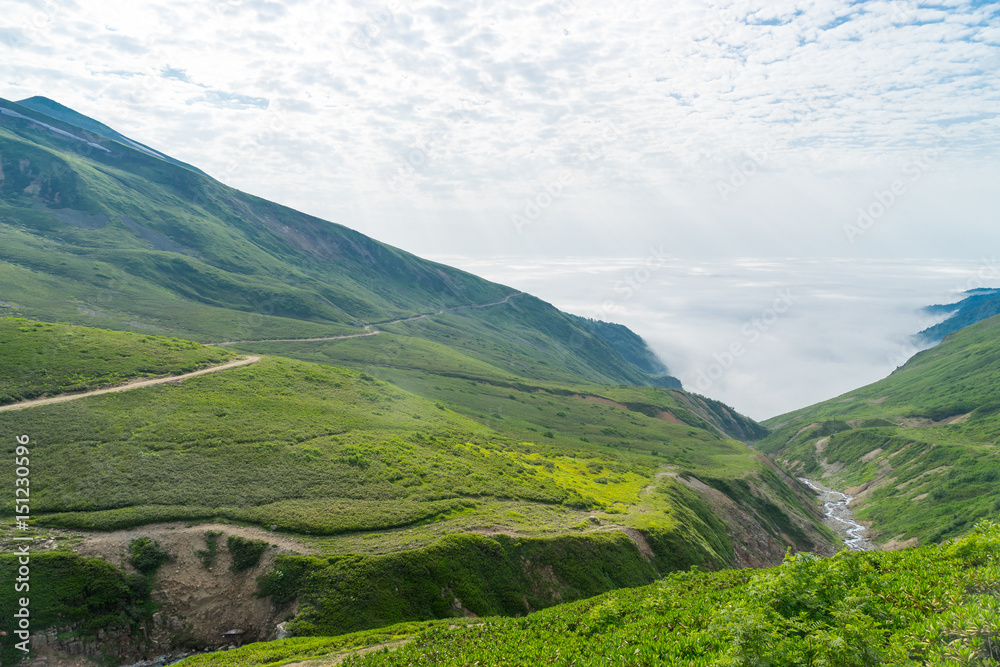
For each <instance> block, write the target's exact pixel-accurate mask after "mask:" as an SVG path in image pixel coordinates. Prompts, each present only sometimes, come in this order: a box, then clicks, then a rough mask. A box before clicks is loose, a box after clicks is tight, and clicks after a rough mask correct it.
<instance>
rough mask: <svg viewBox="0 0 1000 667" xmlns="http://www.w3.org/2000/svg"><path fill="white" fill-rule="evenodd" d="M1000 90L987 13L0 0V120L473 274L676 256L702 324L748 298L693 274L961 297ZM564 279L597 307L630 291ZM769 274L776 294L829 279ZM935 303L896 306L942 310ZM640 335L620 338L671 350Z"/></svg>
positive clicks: (774, 3)
mask: <svg viewBox="0 0 1000 667" xmlns="http://www.w3.org/2000/svg"><path fill="white" fill-rule="evenodd" d="M998 70H1000V5H998V4H997V3H995V2H980V1H960V0H938V1H937V2H934V3H933V4H930V3H923V2H912V1H908V0H894V1H890V2H864V1H862V2H859V1H853V2H849V1H843V0H767V1H766V2H765V1H764V0H753V1H747V0H737V1H734V2H700V1H697V0H674V1H672V2H669V3H667V2H644V1H641V0H639V1H633V2H621V3H609V2H607V1H606V0H554V1H545V2H535V1H530V0H524V1H522V2H514V3H486V2H476V1H472V0H469V1H464V0H443V2H442V3H437V2H425V1H423V0H413V1H412V2H403V1H402V0H388V2H386V3H382V4H380V3H377V2H349V1H346V0H339V1H338V0H334V1H331V0H285V1H283V2H266V1H262V0H218V1H216V2H210V3H206V2H185V1H182V0H171V2H169V3H168V2H165V1H164V2H153V1H142V0H127V1H125V0H122V1H115V0H102V1H101V2H97V1H96V0H94V1H91V2H84V1H73V0H37V1H35V2H25V1H17V2H12V1H11V0H0V96H2V97H5V98H7V99H13V100H17V99H21V98H24V97H28V96H32V95H44V96H47V97H51V98H53V99H56V100H57V101H59V102H61V103H63V104H66V105H67V106H70V107H72V108H74V109H76V110H78V111H80V112H82V113H84V114H87V115H89V116H91V117H94V118H96V119H98V120H101V121H103V122H105V123H107V124H108V125H111V126H112V127H114V128H115V129H117V130H119V131H121V132H122V133H124V134H126V135H128V136H130V137H132V138H134V139H137V140H139V141H142V142H144V143H146V144H148V145H151V146H152V147H154V148H157V149H159V150H162V151H164V152H167V153H169V154H171V155H173V156H175V157H178V158H180V159H182V160H185V161H188V162H190V163H192V164H195V165H196V166H198V167H200V168H202V169H203V170H205V171H206V172H208V173H209V174H211V175H213V176H215V177H216V178H218V179H220V180H222V181H224V182H226V183H229V184H230V185H233V186H235V187H238V188H240V189H243V190H245V191H248V192H252V193H254V194H258V195H261V196H264V197H267V198H269V199H272V200H275V201H279V202H281V203H284V204H287V205H290V206H293V207H295V208H297V209H300V210H303V211H306V212H309V213H313V214H315V215H318V216H320V217H323V218H326V219H329V220H333V221H336V222H340V223H343V224H346V225H348V226H350V227H353V228H355V229H358V230H360V231H362V232H365V233H367V234H370V235H372V236H374V237H376V238H378V239H380V240H383V241H386V242H388V243H391V244H393V245H396V246H399V247H402V248H405V249H407V250H411V251H413V252H416V253H417V254H421V255H424V256H448V257H452V258H454V263H456V264H459V265H463V263H464V265H466V266H469V267H470V268H473V266H474V265H475V264H476V262H481V261H487V260H491V259H496V258H506V257H521V258H525V257H528V258H534V261H536V262H537V261H542V262H543V265H544V262H545V261H548V262H554V261H555V260H560V259H562V258H568V257H572V258H576V259H574V260H573V261H571V262H570V263H569V264H568V265H569V266H581V264H579V263H574V262H577V259H579V258H601V261H602V262H604V263H603V264H600V265H601V266H604V267H606V268H607V270H608V271H611V272H614V271H618V270H619V269H621V268H622V266H623V265H620V264H619V263H615V262H616V261H618V262H624V265H627V266H633V267H634V266H635V262H636V261H639V262H641V261H644V260H643V258H645V257H646V256H647V255H648V253H649V249H650V248H656V249H662V250H660V252H663V253H666V254H668V255H669V256H670V257H671V258H673V259H672V261H673V262H675V263H676V266H679V267H687V268H684V269H683V270H681V269H678V271H680V272H679V273H677V274H676V275H674V278H673V280H674V282H673V283H672V284H671V290H673V291H677V290H680V291H685V290H687V291H688V292H689V293H690V294H692V295H696V296H697V299H695V298H694V297H692V299H691V300H692V302H694V301H695V300H697V301H698V302H699V303H705V299H710V298H711V295H712V294H716V293H717V292H715V291H713V290H712V289H707V288H706V287H705V286H706V285H709V284H714V285H715V287H714V288H713V289H714V290H718V289H723V288H726V289H729V288H733V286H734V285H735V284H736V283H732V284H728V283H725V282H724V281H723V282H715V283H711V282H708V283H706V282H700V283H698V285H697V286H695V282H697V281H696V274H694V273H691V271H690V270H689V269H690V267H692V266H696V265H697V264H696V262H698V261H701V262H703V263H705V264H704V266H709V267H711V266H717V265H716V264H713V262H723V263H725V262H727V261H729V262H730V265H732V266H737V265H736V264H732V260H734V259H737V258H743V259H744V260H745V258H755V261H757V260H759V259H761V258H763V259H770V260H777V259H779V258H813V259H817V258H828V259H829V258H837V259H838V260H840V263H828V264H826V266H827V267H828V268H830V267H832V268H831V270H834V271H840V272H841V273H842V274H843V276H842V277H843V278H844V279H843V280H841V284H849V283H850V284H853V282H857V281H854V277H856V276H854V275H853V274H852V271H854V269H853V268H851V267H855V266H858V265H857V264H852V263H851V261H854V262H857V261H861V260H865V261H867V260H871V259H880V260H892V261H896V260H903V259H906V260H912V259H917V260H928V259H938V260H941V259H949V260H952V261H953V262H957V263H958V264H961V265H962V266H966V269H968V270H970V271H973V272H974V271H975V266H976V265H977V263H981V262H982V261H985V260H984V259H982V258H983V257H984V255H988V254H989V251H990V250H991V249H994V248H996V246H997V240H998V234H1000V232H998V230H1000V226H998V225H996V224H995V213H994V212H995V211H997V210H998V203H1000V202H998V195H997V192H1000V188H997V187H996V183H997V181H998V177H1000V168H998V167H1000V164H998V162H1000V151H998V148H1000V121H998V116H997V114H998V111H1000V77H998V76H997V74H996V72H997V71H998ZM612 258H617V259H612ZM629 258H630V259H629ZM741 261H742V260H741ZM962 263H966V264H962ZM504 265H505V266H511V265H513V262H511V261H506V263H505V264H504ZM533 266H534V265H533ZM553 266H555V265H554V264H551V265H549V267H550V268H549V269H545V270H542V271H541V274H542V275H543V276H544V275H548V276H550V278H549V279H548V280H549V283H550V284H554V283H555V282H559V283H560V284H565V283H566V282H567V281H578V282H579V285H590V287H587V288H586V289H587V290H588V293H589V294H590V295H591V298H590V303H591V304H594V303H597V304H600V298H597V297H596V295H598V294H599V293H601V292H602V290H607V289H608V288H609V286H610V285H614V284H615V282H616V281H617V280H619V279H620V276H618V277H616V276H614V275H610V274H607V275H605V274H602V273H600V272H599V271H598V272H596V273H594V272H592V273H589V274H588V273H582V274H579V275H575V276H569V275H567V274H566V272H565V270H564V269H565V267H563V268H560V269H558V270H557V269H554V268H552V267H553ZM740 266H742V265H740ZM782 266H785V267H786V269H787V270H788V271H789V273H787V275H782V276H778V277H777V278H775V277H774V276H771V277H770V278H769V280H771V282H784V283H789V284H790V283H794V282H795V281H796V280H803V281H805V283H808V284H819V283H822V282H823V280H821V279H819V278H817V277H816V276H815V275H814V274H811V273H810V274H808V277H807V276H806V274H803V273H802V272H801V271H799V270H798V269H796V268H795V266H797V265H793V264H787V263H786V264H783V265H782ZM889 266H900V265H894V264H891V263H890V264H889ZM905 266H906V267H914V266H915V267H917V268H919V267H920V266H921V264H920V262H917V263H915V264H906V265H905ZM969 267H971V268H969ZM625 270H626V272H627V271H628V270H634V269H625ZM908 271H910V269H909V268H907V269H906V270H900V271H898V272H897V273H896V274H894V275H896V276H897V278H896V279H897V280H898V281H901V283H900V284H902V283H903V282H906V281H909V280H910V279H911V277H912V275H913V272H912V271H910V272H909V273H908ZM710 273H711V271H710ZM807 273H808V272H807ZM918 273H919V271H918ZM501 274H502V276H505V277H506V279H505V282H507V283H508V284H513V285H516V286H518V287H524V286H526V285H528V284H529V283H530V284H531V285H535V286H537V287H538V291H542V292H544V291H545V284H543V283H538V282H537V281H535V282H531V281H532V280H534V278H530V276H528V275H526V274H525V275H523V276H521V277H519V275H518V274H517V272H511V271H507V272H503V271H500V270H499V269H498V270H497V271H496V272H495V275H497V277H502V276H501ZM684 276H687V277H686V278H685V277H684ZM796 276H798V278H796ZM587 281H591V282H587ZM817 281H819V283H817ZM543 282H544V281H543ZM652 284H653V283H651V285H652ZM863 284H864V285H865V289H867V290H868V291H869V293H874V292H877V293H878V294H894V293H895V292H893V290H892V289H888V288H885V289H883V288H882V287H880V286H879V284H878V283H872V282H864V283H863ZM912 284H913V285H916V284H917V283H912ZM919 284H920V285H927V284H926V283H919ZM727 285H728V287H727ZM556 287H558V285H557V286H556ZM801 287H802V290H803V291H808V289H807V287H806V285H805V284H803V285H801ZM883 287H884V283H883ZM703 288H704V289H706V290H707V291H704V290H703ZM664 289H666V288H664ZM858 289H861V288H860V287H859V288H858ZM921 289H922V288H921ZM560 290H562V291H560ZM928 290H929V291H927V292H921V294H920V295H919V296H917V295H911V296H912V299H911V301H908V302H907V303H911V302H912V303H917V302H920V303H922V302H923V301H935V300H941V299H940V298H939V297H940V295H942V293H943V292H947V291H948V288H947V286H946V285H941V286H938V287H934V288H930V287H928ZM571 291H572V290H566V289H565V288H558V289H556V288H553V289H552V290H551V293H552V294H553V295H554V296H553V297H552V299H553V301H554V302H556V304H557V305H560V306H561V307H565V308H568V307H569V306H570V305H571V304H570V303H563V302H560V301H559V300H560V299H563V298H565V299H567V300H569V292H571ZM848 291H850V290H848ZM654 292H655V290H652V289H647V290H646V291H645V293H646V294H653V293H654ZM737 292H738V290H737ZM739 293H742V292H739ZM560 295H565V296H560ZM732 297H733V294H732V293H730V294H726V295H721V296H719V299H720V301H719V305H718V308H719V309H722V308H724V306H725V304H727V303H730V304H731V302H732ZM880 298H881V297H880ZM844 299H846V297H844ZM844 299H842V300H841V301H844ZM573 303H579V299H576V300H575V301H573ZM636 303H638V302H636ZM657 303H659V302H657ZM755 304H756V302H754V303H752V304H749V305H748V304H746V303H742V302H741V304H740V306H739V308H735V306H734V308H735V309H730V311H728V312H729V313H730V315H729V320H727V321H728V322H729V325H732V326H735V327H736V330H737V331H738V330H739V327H740V326H741V323H742V322H743V321H744V320H743V319H741V318H742V316H743V314H744V311H746V309H747V308H750V309H751V310H753V308H755V307H756V305H755ZM799 312H800V313H801V312H804V311H799ZM652 316H653V315H652V314H648V315H647V317H646V319H645V320H644V322H646V325H645V326H643V322H640V323H639V324H638V325H637V324H636V323H635V322H629V324H631V325H633V328H636V329H637V330H638V331H640V333H642V334H643V335H645V336H646V337H647V338H650V339H656V340H660V341H666V338H665V337H664V330H663V329H662V328H655V327H652V326H651V325H649V324H648V322H649V321H650V318H651V317H652ZM679 316H681V317H688V316H686V315H683V314H680V315H679ZM621 317H627V315H626V314H625V313H624V312H622V313H619V319H621ZM690 319H691V320H692V321H694V320H697V317H695V316H693V315H691V316H690ZM904 319H905V318H904ZM900 322H901V323H900V324H899V325H898V327H897V328H898V329H900V330H903V329H905V327H910V326H912V325H913V324H914V322H910V321H909V320H906V321H905V322H903V321H902V320H901V321H900ZM729 325H727V326H729ZM713 344H714V343H713ZM892 344H895V343H892ZM660 345H661V347H660V348H659V349H661V350H667V351H669V350H672V349H675V348H676V347H677V346H673V347H671V344H670V343H669V341H666V342H661V343H660ZM711 349H714V348H705V350H703V351H702V356H703V357H704V356H705V355H706V354H707V355H708V358H711V354H709V352H710V350H711ZM880 354H881V352H880ZM669 361H671V360H670V359H668V362H669ZM698 363H701V362H698ZM673 365H675V366H676V365H677V364H676V362H673ZM713 391H718V388H716V389H713ZM706 393H709V394H710V395H711V392H706ZM768 409H770V408H766V407H763V406H761V407H759V408H757V407H755V408H754V409H753V411H754V412H755V413H756V414H758V415H759V414H760V413H761V412H763V411H766V410H768ZM765 416H766V415H765Z"/></svg>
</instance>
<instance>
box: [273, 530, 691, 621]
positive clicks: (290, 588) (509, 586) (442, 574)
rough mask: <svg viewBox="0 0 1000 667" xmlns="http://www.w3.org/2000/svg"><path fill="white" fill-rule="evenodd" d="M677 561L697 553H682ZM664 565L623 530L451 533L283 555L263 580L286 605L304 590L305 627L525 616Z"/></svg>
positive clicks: (634, 581) (628, 582)
mask: <svg viewBox="0 0 1000 667" xmlns="http://www.w3.org/2000/svg"><path fill="white" fill-rule="evenodd" d="M661 556H662V559H663V560H664V561H669V559H670V558H674V559H676V560H675V561H674V562H673V566H674V567H681V568H683V567H687V566H688V565H690V564H691V563H690V562H686V561H683V560H682V556H680V555H677V554H669V553H663V554H662V555H661ZM655 577H656V572H655V570H654V569H653V568H652V566H651V565H650V564H649V563H648V562H647V561H646V560H645V559H644V558H643V557H642V555H641V554H640V553H639V551H638V549H637V547H636V546H635V544H634V543H633V542H632V541H631V540H629V539H628V538H627V537H626V536H625V535H623V534H621V533H594V534H591V535H587V536H568V537H561V538H554V539H512V538H508V537H506V536H503V535H500V536H497V537H496V538H487V537H483V536H480V535H452V536H448V537H445V538H444V539H442V540H440V541H439V542H437V543H435V544H433V545H431V546H429V547H424V548H422V549H416V550H411V551H403V552H399V553H392V554H386V555H382V556H361V555H336V556H331V557H328V558H317V557H307V556H278V557H277V559H276V560H275V564H274V568H273V569H272V570H271V571H270V572H268V573H266V574H265V575H263V576H262V577H261V578H260V579H259V583H260V594H261V595H270V596H272V598H273V600H274V602H275V603H276V604H278V605H284V604H287V603H288V602H290V601H291V600H292V599H293V598H294V596H295V595H300V596H301V597H300V605H301V613H300V614H299V615H298V616H297V617H296V618H295V620H294V621H293V623H292V627H293V628H294V632H295V633H296V634H298V635H315V634H337V633H342V632H350V631H354V630H361V629H366V628H373V627H380V626H384V625H389V624H392V623H398V622H401V621H410V620H426V619H433V618H447V617H452V616H456V615H459V614H460V612H461V610H462V609H468V610H469V611H472V612H474V613H475V614H477V615H480V616H483V615H495V614H506V615H521V614H524V613H527V612H528V611H530V610H532V609H538V608H540V607H546V606H551V605H552V604H555V603H556V602H559V601H564V600H573V599H579V598H584V597H589V596H592V595H596V594H598V593H602V592H604V591H607V590H611V589H613V588H620V587H623V586H636V585H640V584H644V583H648V582H650V581H652V580H653V579H654V578H655Z"/></svg>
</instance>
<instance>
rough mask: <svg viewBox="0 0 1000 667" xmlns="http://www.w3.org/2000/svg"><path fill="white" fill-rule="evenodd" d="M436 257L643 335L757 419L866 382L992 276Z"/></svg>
mask: <svg viewBox="0 0 1000 667" xmlns="http://www.w3.org/2000/svg"><path fill="white" fill-rule="evenodd" d="M435 259H436V260H437V261H441V262H445V263H448V264H451V265H453V266H459V267H461V268H464V269H466V270H468V271H472V272H474V273H476V274H479V275H482V276H484V277H487V278H490V279H491V280H495V281H497V282H500V283H503V284H507V285H511V286H513V287H516V288H518V289H522V290H525V291H528V292H531V293H532V294H536V295H538V296H539V297H541V298H542V299H545V300H547V301H549V302H551V303H552V304H554V305H555V306H557V307H559V308H562V309H563V310H566V311H568V312H571V313H575V314H577V315H583V316H586V317H593V318H596V319H602V320H611V321H615V322H620V323H622V324H625V325H626V326H628V327H629V328H631V329H632V330H633V331H635V332H636V333H638V334H640V335H641V336H643V338H645V339H646V341H647V342H648V343H649V344H650V347H652V348H653V349H654V350H655V351H656V352H657V353H658V354H659V355H660V357H661V358H662V359H663V360H664V361H665V362H666V363H667V365H668V366H669V367H670V371H671V372H672V373H673V374H674V375H675V376H677V377H678V378H679V379H680V380H681V381H682V382H683V383H684V387H685V388H686V389H688V390H691V391H695V392H698V393H701V394H704V395H706V396H710V397H712V398H716V399H719V400H721V401H723V402H725V403H727V404H729V405H732V406H733V407H735V408H736V409H737V410H739V411H740V412H743V413H744V414H746V415H748V416H750V417H753V418H755V419H766V418H768V417H774V416H776V415H779V414H783V413H785V412H788V411H791V410H794V409H797V408H801V407H805V406H807V405H811V404H813V403H817V402H819V401H823V400H826V399H828V398H833V397H835V396H838V395H840V394H843V393H845V392H849V391H851V390H853V389H857V388H858V387H861V386H863V385H866V384H869V383H871V382H875V381H876V380H879V379H881V378H883V377H885V376H887V375H888V374H889V373H891V372H892V371H893V370H894V369H895V368H896V367H897V366H901V365H902V364H903V363H904V362H905V361H906V360H907V359H908V358H909V357H911V356H912V355H913V354H915V353H916V352H917V351H918V348H917V347H916V346H915V343H914V342H913V340H912V335H913V334H915V333H917V332H918V331H921V330H922V329H924V328H926V327H928V326H930V325H932V324H935V323H937V322H938V321H940V319H941V318H937V319H935V318H932V317H930V316H928V315H926V314H925V313H923V312H921V311H922V308H923V307H924V306H928V305H931V304H935V303H952V302H955V301H958V300H959V299H960V298H961V293H962V292H964V291H967V290H970V289H975V288H979V287H1000V259H998V257H997V256H996V255H992V256H990V257H982V258H980V259H978V260H974V261H963V262H959V261H953V260H952V261H929V260H894V261H885V260H815V259H814V260H781V259H776V260H774V259H764V260H760V259H735V260H734V259H729V260H725V261H719V260H704V261H694V262H693V261H690V260H679V259H677V258H676V257H670V256H668V255H667V254H665V253H663V252H662V250H661V249H660V248H657V247H654V248H650V249H649V251H648V252H647V253H646V254H645V255H644V256H642V257H634V258H617V259H615V258H599V259H595V258H567V259H563V260H557V261H552V260H544V259H543V260H539V259H537V258H531V257H519V258H511V257H507V258H495V259H477V258H472V257H456V256H443V257H436V258H435Z"/></svg>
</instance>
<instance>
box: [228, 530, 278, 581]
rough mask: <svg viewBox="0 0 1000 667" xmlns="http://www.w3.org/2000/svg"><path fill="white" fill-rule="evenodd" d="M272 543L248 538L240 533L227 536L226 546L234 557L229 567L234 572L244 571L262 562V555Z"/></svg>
mask: <svg viewBox="0 0 1000 667" xmlns="http://www.w3.org/2000/svg"><path fill="white" fill-rule="evenodd" d="M270 546H271V545H270V544H268V543H267V542H263V541H261V540H248V539H245V538H242V537H240V536H238V535H230V536H229V537H228V538H226V548H227V549H229V553H230V555H231V556H232V557H233V564H232V565H230V566H229V569H230V570H232V571H233V572H243V571H244V570H249V569H250V568H252V567H257V565H259V564H260V557H261V556H263V555H264V552H265V551H267V550H268V548H269V547H270Z"/></svg>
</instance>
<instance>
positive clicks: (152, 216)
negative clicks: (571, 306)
mask: <svg viewBox="0 0 1000 667" xmlns="http://www.w3.org/2000/svg"><path fill="white" fill-rule="evenodd" d="M43 100H44V98H43ZM28 102H30V106H31V108H28V107H26V106H21V105H18V104H15V103H12V102H6V101H2V100H0V107H3V108H6V109H8V110H10V111H11V112H12V113H14V114H17V115H9V114H5V115H0V294H2V295H3V300H2V302H0V309H2V313H0V314H6V315H19V316H27V317H34V318H38V319H43V320H60V321H69V322H74V323H78V324H88V325H94V326H100V327H103V328H113V329H125V330H133V331H135V330H140V331H148V332H153V333H161V334H168V335H179V336H183V337H186V338H193V339H196V340H202V341H206V342H208V341H232V340H264V339H272V338H304V337H315V336H323V335H326V336H331V335H338V334H339V335H347V334H351V333H357V332H359V331H365V330H366V329H365V328H364V327H366V326H367V327H377V326H379V325H381V324H382V323H386V322H391V321H398V320H402V319H406V318H418V317H421V316H423V317H424V318H425V319H420V320H413V321H412V322H411V324H410V325H409V326H408V327H407V331H406V335H411V336H419V337H426V338H429V339H431V340H439V339H441V338H445V339H446V340H447V342H448V344H449V345H463V346H464V349H465V350H466V352H467V353H468V354H469V355H470V356H473V357H477V358H481V357H485V360H486V361H492V360H495V359H496V358H497V355H498V354H499V355H500V356H501V358H502V359H503V360H504V361H505V363H512V364H515V365H516V367H517V370H518V372H519V374H521V375H524V376H527V377H535V376H536V369H537V373H538V376H539V377H555V376H560V377H562V378H563V379H568V378H577V377H582V378H584V379H587V380H592V381H597V382H611V383H624V384H650V383H662V382H663V381H664V379H663V378H660V377H658V374H656V373H649V372H647V371H646V370H644V369H643V368H640V367H639V366H637V365H636V364H634V363H632V362H631V361H629V360H628V359H626V358H625V357H624V356H623V355H622V354H621V353H620V352H619V351H618V350H617V349H616V348H615V345H614V344H613V342H611V341H609V340H607V339H605V338H604V337H603V336H601V335H600V334H599V333H595V332H593V331H591V330H590V329H588V328H587V327H584V326H582V325H581V324H580V323H579V322H578V321H577V320H576V319H575V318H573V317H571V316H569V315H566V314H564V313H561V312H560V311H558V310H557V309H555V308H553V307H552V306H550V305H548V304H546V303H544V302H541V301H538V300H537V299H534V298H532V297H529V296H523V297H522V296H514V297H512V295H514V294H516V291H515V290H512V289H510V288H508V287H504V286H502V285H497V284H495V283H490V282H488V281H485V280H482V279H480V278H477V277H476V276H473V275H471V274H468V273H465V272H463V271H459V270H457V269H453V268H451V267H447V266H444V265H440V264H436V263H434V262H428V261H426V260H422V259H419V258H417V257H415V256H413V255H411V254H409V253H406V252H403V251H401V250H399V249H396V248H393V247H391V246H388V245H385V244H382V243H379V242H377V241H374V240H373V239H370V238H368V237H366V236H364V235H362V234H359V233H357V232H354V231H352V230H350V229H348V228H346V227H343V226H340V225H336V224H333V223H329V222H325V221H323V220H320V219H318V218H314V217H311V216H307V215H304V214H302V213H299V212H297V211H294V210H292V209H289V208H286V207H283V206H279V205H277V204H274V203H271V202H268V201H265V200H262V199H259V198H257V197H253V196H251V195H247V194H244V193H241V192H239V191H236V190H233V189H232V188H228V187H226V186H224V185H222V184H221V183H219V182H218V181H215V180H213V179H211V178H209V177H207V176H205V175H203V174H201V173H198V172H196V171H192V170H191V169H190V168H188V167H187V166H182V165H178V164H174V163H171V162H169V161H166V160H165V159H162V157H163V156H161V155H160V154H156V155H153V154H150V153H149V152H147V151H145V150H140V149H139V148H135V147H133V146H131V145H129V144H128V142H126V143H120V142H121V141H124V139H123V138H122V137H121V136H120V135H118V134H117V133H115V132H113V131H111V130H110V128H106V127H105V126H104V125H102V124H100V123H97V122H96V121H93V120H92V119H88V118H86V117H84V116H80V115H79V114H76V112H73V111H71V110H68V109H66V108H65V107H61V106H59V105H57V104H55V103H52V102H51V101H39V99H38V98H32V100H28ZM36 109H41V110H44V111H45V112H46V113H52V114H55V117H53V116H48V115H42V114H41V113H39V112H38V111H36ZM20 116H23V117H20ZM26 118H32V119H35V120H37V121H39V122H29V121H28V120H26ZM65 121H69V122H65ZM39 123H42V124H39ZM56 130H58V131H56ZM67 135H72V136H67ZM109 136H111V137H114V138H115V140H111V139H109V138H108V137H109ZM508 297H512V298H509V299H508ZM488 304H493V305H488ZM448 314H456V315H457V314H460V315H461V317H462V320H461V322H462V326H459V327H455V326H453V325H452V324H449V323H444V324H440V323H439V322H438V319H439V315H448ZM512 326H516V327H517V329H516V330H511V327H512Z"/></svg>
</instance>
